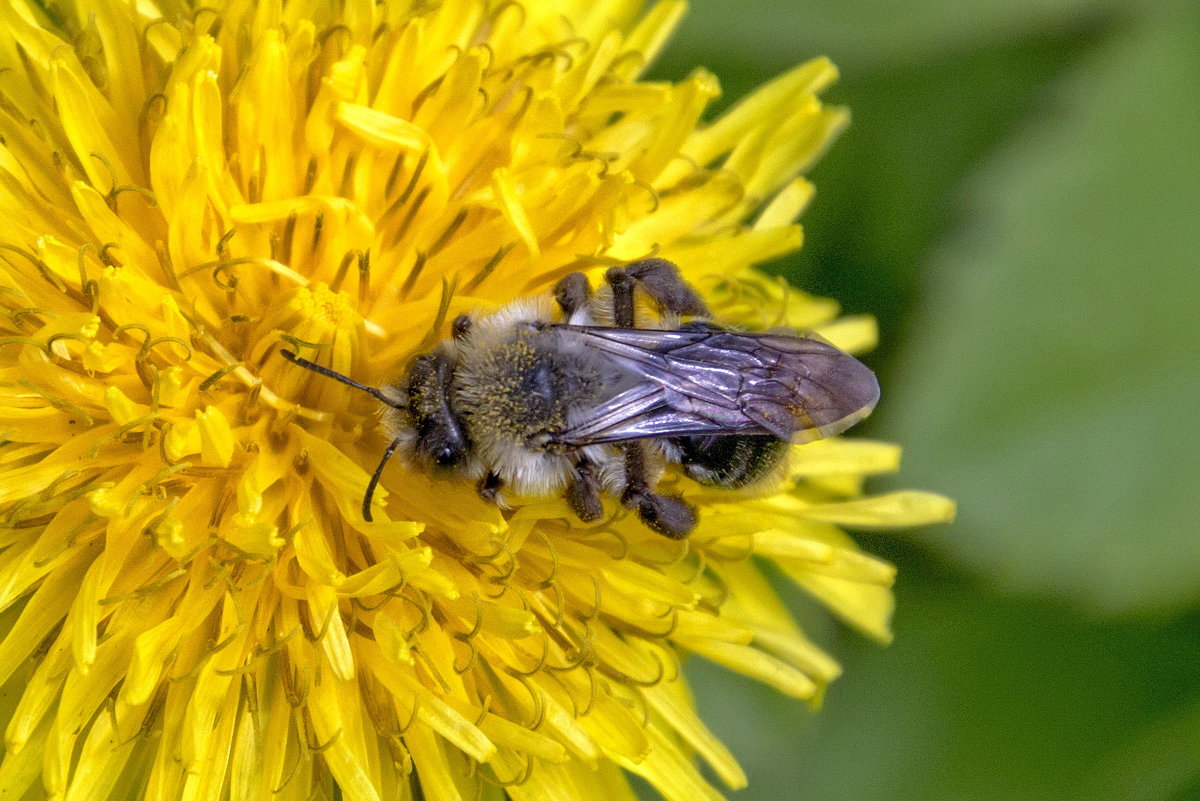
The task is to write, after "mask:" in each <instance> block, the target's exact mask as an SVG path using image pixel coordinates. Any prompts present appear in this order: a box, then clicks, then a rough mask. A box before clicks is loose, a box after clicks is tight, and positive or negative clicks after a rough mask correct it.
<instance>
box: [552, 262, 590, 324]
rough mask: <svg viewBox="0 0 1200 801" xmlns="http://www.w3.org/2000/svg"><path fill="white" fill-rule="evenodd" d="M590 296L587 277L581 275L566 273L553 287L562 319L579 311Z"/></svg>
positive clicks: (585, 304)
mask: <svg viewBox="0 0 1200 801" xmlns="http://www.w3.org/2000/svg"><path fill="white" fill-rule="evenodd" d="M591 296H592V288H591V286H590V285H589V284H588V280H587V276H586V275H584V274H583V273H568V274H567V275H564V276H563V277H562V278H560V279H559V281H558V283H556V284H555V285H554V299H555V300H556V301H557V302H558V307H559V308H560V309H562V312H563V316H564V317H570V316H571V315H572V314H574V313H575V312H576V311H578V310H579V309H582V308H583V307H584V306H587V302H588V298H590V297H591Z"/></svg>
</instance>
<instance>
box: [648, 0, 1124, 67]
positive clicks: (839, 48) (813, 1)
mask: <svg viewBox="0 0 1200 801" xmlns="http://www.w3.org/2000/svg"><path fill="white" fill-rule="evenodd" d="M1131 5H1133V3H1131V2H1128V0H1008V2H1005V3H997V2H994V0H916V2H908V3H904V4H897V3H893V2H888V0H804V2H794V1H793V0H740V2H738V3H736V4H733V3H720V2H703V0H701V2H693V3H692V4H691V7H690V8H689V10H688V16H687V18H686V19H685V21H684V26H683V30H682V32H681V36H682V37H686V38H687V39H689V40H691V41H694V42H697V43H699V45H700V49H701V50H702V52H705V53H710V54H713V55H715V56H716V57H717V58H718V59H719V60H721V61H726V62H727V61H729V60H731V59H741V60H743V61H745V62H746V63H748V64H754V65H756V66H758V67H760V68H761V67H764V66H769V67H772V68H773V71H778V70H780V69H783V68H786V67H788V66H791V65H793V64H795V63H796V62H797V61H798V60H800V59H804V58H810V57H812V56H815V55H826V56H829V57H831V58H833V59H834V60H835V61H836V62H838V63H839V64H841V65H842V66H843V67H844V68H847V69H853V70H865V69H869V68H871V67H877V66H879V65H881V64H887V65H898V64H900V63H903V62H907V61H911V60H914V59H915V60H929V59H930V58H933V59H937V58H939V57H940V56H941V55H944V54H947V53H950V52H955V51H960V50H969V49H974V48H976V47H977V45H978V43H979V42H989V43H992V44H995V45H1000V44H1002V43H1003V42H1005V41H1010V40H1016V39H1021V38H1024V37H1028V36H1029V35H1030V34H1033V33H1039V34H1044V33H1047V32H1050V31H1052V30H1053V29H1055V28H1060V27H1061V28H1070V27H1074V25H1075V24H1076V23H1077V22H1078V20H1079V19H1080V18H1081V17H1084V16H1100V15H1107V14H1110V13H1113V12H1116V11H1119V10H1120V9H1122V8H1125V7H1129V6H1131ZM665 58H666V59H667V61H668V62H671V60H672V59H676V58H678V56H677V55H676V56H673V55H672V54H671V52H670V51H668V52H667V53H666V54H665Z"/></svg>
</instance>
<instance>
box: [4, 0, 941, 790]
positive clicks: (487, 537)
mask: <svg viewBox="0 0 1200 801" xmlns="http://www.w3.org/2000/svg"><path fill="white" fill-rule="evenodd" d="M635 6H636V4H635V3H629V2H615V1H613V0H591V1H590V2H586V3H585V2H573V0H560V2H553V3H519V2H499V3H488V2H477V1H476V0H445V2H442V3H440V4H424V3H403V2H394V3H382V2H376V1H375V0H345V1H344V2H332V0H306V1H305V2H289V3H282V2H279V0H273V1H272V0H265V1H264V2H251V0H228V2H215V3H211V4H207V5H203V6H202V5H198V4H192V3H189V2H180V0H140V1H139V2H137V3H134V2H107V3H98V4H83V3H80V4H78V6H77V7H73V6H72V5H71V4H69V3H63V4H57V3H56V4H38V3H34V2H32V0H12V2H7V3H3V4H0V213H3V216H4V219H5V223H4V226H3V231H2V232H0V306H2V311H3V313H2V314H0V327H2V328H3V331H2V332H0V443H2V445H0V610H3V612H2V623H0V631H2V632H3V634H0V637H2V639H0V683H2V685H0V686H2V687H3V692H2V694H0V699H2V700H0V705H2V706H3V720H4V722H5V724H6V725H5V730H4V758H3V761H2V762H0V797H4V798H19V797H26V798H33V797H53V798H62V799H80V798H87V799H104V798H111V797H120V798H132V797H137V798H146V799H183V798H196V799H203V798H218V797H222V798H234V799H251V798H256V799H257V798H280V799H291V798H294V799H308V798H311V797H313V796H314V794H316V793H321V792H323V793H325V794H326V795H328V796H331V797H338V796H337V795H336V793H340V797H343V798H347V799H354V800H355V801H367V800H368V799H397V798H399V799H404V798H428V799H458V798H478V797H482V798H485V799H498V798H502V797H504V796H505V794H507V797H510V798H512V799H517V800H518V801H520V800H521V799H553V798H571V799H604V801H613V800H614V799H630V798H633V795H632V792H631V790H630V788H629V785H628V783H627V779H626V776H627V773H634V774H639V775H641V776H642V777H644V778H645V779H646V780H647V781H649V782H650V783H651V784H653V785H654V786H655V787H657V788H658V789H659V790H660V791H661V792H662V793H663V795H664V796H666V797H667V798H669V799H679V800H680V801H683V800H684V799H687V800H688V801H691V799H698V798H719V797H720V796H719V793H718V791H717V790H716V789H715V788H714V787H713V786H711V785H710V784H709V783H708V782H707V781H706V780H705V778H703V774H702V772H701V770H700V769H699V768H698V767H697V762H698V760H697V759H696V757H697V756H698V757H699V759H700V760H703V761H704V762H707V763H708V765H709V766H711V769H712V773H713V774H715V776H716V777H718V778H719V779H720V780H721V781H723V782H724V784H726V785H728V786H730V787H738V786H740V785H741V784H743V783H744V777H743V774H742V773H741V771H740V770H739V768H738V766H737V763H736V762H735V761H734V759H733V757H732V756H731V755H730V754H729V753H728V752H727V750H726V749H725V748H724V747H723V746H722V745H721V744H720V742H719V741H718V740H717V739H716V738H715V737H714V735H713V734H712V733H710V731H709V730H708V729H707V728H706V727H705V725H704V724H703V723H702V722H701V721H700V720H699V719H698V718H697V716H696V714H695V713H694V711H693V709H692V706H691V703H690V701H689V697H688V693H687V689H686V685H685V683H684V680H683V679H682V677H681V675H680V669H679V666H680V658H681V657H682V656H684V655H688V654H698V655H700V656H702V657H704V658H707V659H711V660H713V661H715V662H718V663H720V664H722V665H725V666H727V667H729V668H731V669H733V670H736V671H740V672H742V673H745V674H747V675H750V676H752V677H754V678H756V679H759V680H761V681H763V682H766V683H768V684H770V685H772V686H774V687H776V688H778V689H779V690H781V691H782V692H784V693H786V694H788V695H790V696H793V697H796V698H800V699H808V700H816V699H818V698H819V697H820V694H821V691H822V688H823V687H824V686H825V685H826V684H827V683H828V682H829V681H830V680H831V679H833V678H834V677H835V676H836V674H837V672H838V668H837V666H836V664H835V663H834V662H833V661H832V660H831V659H830V658H829V657H828V656H827V655H826V654H825V653H823V652H822V651H821V650H820V648H819V647H818V646H816V645H815V644H813V643H812V642H810V641H809V640H808V639H807V638H806V637H805V635H804V633H803V632H802V631H801V630H800V629H799V628H798V627H797V625H796V624H795V623H794V622H792V620H791V619H790V618H789V616H788V614H787V612H786V611H785V610H784V608H783V607H782V605H781V604H780V602H779V601H778V600H777V599H776V597H775V595H774V594H773V592H772V590H771V588H770V586H769V584H768V583H767V582H766V581H765V580H764V579H763V577H762V575H761V574H760V573H759V571H758V568H757V562H758V561H761V560H769V561H771V562H774V563H775V564H777V565H778V566H779V567H780V568H781V569H782V572H783V573H784V574H786V575H787V576H788V577H790V578H791V579H792V580H794V581H795V582H796V583H797V584H799V585H800V586H801V587H803V588H804V589H805V590H807V591H808V592H809V593H810V594H811V595H812V596H814V597H815V598H817V599H819V601H820V602H822V603H823V604H825V605H827V606H828V608H829V609H831V610H832V611H833V612H834V613H835V614H837V615H838V616H840V617H841V618H843V619H845V620H846V621H847V622H848V623H849V624H851V625H853V626H855V627H857V628H859V629H861V630H863V631H864V632H866V633H867V634H869V635H871V636H874V637H876V638H879V639H887V637H888V618H889V613H890V609H891V595H890V591H889V584H890V582H891V580H892V568H891V567H890V566H888V565H887V564H885V563H882V562H880V561H878V560H876V559H873V558H872V557H870V556H868V555H866V554H864V553H862V552H860V551H859V550H858V549H857V548H856V547H855V546H854V544H853V543H852V542H851V540H850V539H849V538H848V537H847V536H846V535H845V534H844V533H843V532H842V531H841V529H840V528H839V527H840V526H843V525H844V526H852V527H868V526H879V527H890V526H908V525H914V524H919V523H923V522H929V521H933V520H940V519H944V518H946V517H947V516H948V515H949V514H950V505H949V502H947V501H945V500H944V499H941V498H938V497H936V496H930V495H925V494H921V493H915V492H901V493H893V494H888V495H883V496H874V497H872V496H863V495H862V494H861V492H860V490H861V484H862V479H863V477H864V476H866V475H868V474H871V473H877V472H882V471H888V470H892V469H894V468H895V467H896V463H897V459H898V451H897V449H896V448H895V447H893V446H891V445H888V444H883V443H873V442H865V441H851V440H841V439H833V440H829V441H822V442H819V443H816V444H812V445H805V446H802V447H797V448H796V449H795V451H794V453H793V454H792V457H791V460H790V468H789V470H788V473H787V475H786V476H783V477H781V479H780V480H779V481H778V482H775V483H774V484H773V485H772V486H770V487H766V488H759V489H758V490H756V491H754V492H748V491H740V492H725V493H721V492H716V491H711V490H704V489H703V488H699V487H697V486H694V485H692V486H687V485H686V482H684V481H683V480H682V479H679V478H678V477H668V478H667V479H666V481H667V482H668V483H674V484H677V491H682V492H684V493H685V495H686V496H687V497H688V498H689V499H690V500H691V501H692V502H694V503H696V504H698V505H700V506H701V507H703V515H702V519H701V523H700V525H699V526H698V528H697V530H696V531H695V533H694V534H693V535H692V536H691V537H690V539H688V540H686V541H680V542H675V541H670V540H666V539H664V538H662V537H658V536H657V535H654V534H652V533H650V532H648V531H647V530H645V528H644V527H642V526H640V524H638V523H637V521H636V520H635V519H633V518H630V517H628V516H621V515H619V514H618V515H616V516H615V517H613V518H611V519H609V520H606V521H604V522H603V523H600V524H596V525H589V526H585V525H583V524H581V523H579V522H578V521H577V520H575V519H574V518H573V517H572V516H571V515H570V513H569V510H568V508H567V507H566V505H565V503H564V502H563V501H562V500H560V499H541V500H535V501H531V502H529V503H527V504H518V505H516V506H515V507H514V508H513V509H511V510H501V509H499V508H497V507H496V506H494V505H490V504H488V503H486V502H484V501H483V500H482V499H480V498H479V497H478V496H477V495H476V493H475V490H474V487H472V486H467V485H465V482H457V483H456V482H453V481H445V480H438V479H435V478H433V477H430V476H428V475H425V474H423V473H421V472H419V471H415V470H412V469H407V468H405V467H404V466H403V465H401V464H392V465H390V466H389V467H388V469H387V471H386V472H385V474H384V478H383V482H382V485H381V487H380V491H379V498H378V499H377V501H378V502H377V504H376V508H377V510H378V511H377V512H376V514H375V516H374V518H375V519H374V521H373V522H367V521H365V520H364V519H363V516H362V514H361V512H360V508H359V504H360V500H361V497H362V494H363V490H364V487H365V484H366V482H367V478H368V475H369V473H370V471H371V469H372V467H373V465H374V464H375V462H376V461H377V460H378V457H379V455H380V452H381V450H382V448H383V446H384V444H385V443H384V441H383V439H384V437H383V434H382V433H381V432H380V431H379V429H378V426H377V418H376V416H375V409H374V408H373V406H372V403H373V401H371V399H370V398H369V397H366V396H365V395H364V396H360V395H359V394H357V393H354V392H353V391H352V390H351V389H349V388H348V387H345V386H342V385H340V384H336V383H334V382H330V381H327V380H324V379H322V378H320V377H318V376H313V375H312V374H310V373H307V372H305V371H303V370H300V369H297V368H296V367H295V365H292V364H290V363H288V362H286V361H285V360H284V359H282V358H280V357H279V355H278V351H279V350H280V349H281V348H284V347H289V346H290V347H311V348H313V351H312V352H313V353H316V354H318V355H317V356H316V357H314V358H319V359H320V360H321V361H322V363H324V364H328V365H329V366H330V367H332V368H333V369H336V370H338V371H340V372H343V373H346V374H348V375H351V376H354V377H355V378H356V379H358V380H360V381H363V382H364V383H369V384H379V383H384V382H386V381H388V380H389V379H394V378H395V377H396V374H397V373H398V372H399V371H400V370H401V369H402V368H403V365H404V364H405V363H406V361H407V360H408V359H409V358H410V357H411V356H412V355H413V354H414V353H417V352H420V351H421V350H422V349H427V348H428V347H429V346H430V345H431V343H433V342H434V341H436V340H438V339H440V338H441V337H443V336H445V333H446V328H447V324H446V321H447V320H448V319H451V318H452V317H453V316H454V315H456V314H458V313H461V312H464V311H470V310H473V309H480V308H489V307H494V306H495V305H497V304H501V303H504V302H506V301H509V300H511V299H513V298H516V297H520V296H524V295H529V294H532V293H538V292H542V291H545V290H546V289H547V288H548V287H549V286H551V285H552V284H553V282H554V281H556V280H557V279H558V278H560V277H561V276H562V275H564V274H565V273H567V272H570V271H574V270H582V271H585V272H588V273H589V274H591V275H592V276H593V277H598V276H599V275H601V274H602V272H603V270H604V269H605V267H606V266H608V265H611V264H616V263H623V262H626V261H629V260H632V259H635V258H638V257H641V256H645V255H649V254H652V253H655V254H658V255H661V256H663V257H666V258H669V259H671V260H672V261H675V262H677V263H678V264H680V265H681V266H682V268H683V270H684V273H685V276H686V277H687V279H688V280H689V281H690V282H691V283H693V284H694V285H695V286H697V287H698V288H699V290H700V291H701V292H702V293H703V294H704V295H705V297H706V298H708V299H709V300H710V301H711V303H712V305H713V307H714V308H715V309H716V311H717V312H718V314H719V316H720V317H722V318H723V319H726V320H730V321H733V322H735V323H741V324H746V325H750V326H769V325H772V324H786V325H791V326H794V327H796V328H799V329H808V328H816V329H817V330H819V331H821V332H822V333H823V334H824V335H825V336H826V337H828V338H829V339H831V340H833V341H834V342H836V343H838V344H840V345H842V346H843V347H846V348H851V349H861V348H865V347H869V346H870V345H871V342H872V340H873V337H874V330H873V328H872V326H871V323H870V321H868V320H864V319H841V320H839V319H837V309H836V307H835V306H834V305H833V304H832V303H830V302H827V301H822V300H818V299H815V298H810V297H807V296H805V295H803V294H802V293H800V292H797V291H787V290H786V289H785V288H784V287H782V286H780V285H778V284H776V283H774V282H772V281H770V280H768V279H767V278H765V277H764V276H763V275H761V274H759V273H757V272H755V271H754V270H753V269H752V266H751V265H753V264H754V263H756V262H760V261H762V260H764V259H769V258H771V257H774V256H777V255H779V254H782V253H785V252H787V251H790V250H793V249H795V248H796V247H798V245H799V242H800V232H799V228H798V227H797V226H796V224H795V223H794V219H795V218H796V216H797V215H798V213H799V212H800V211H801V209H802V208H803V206H804V204H805V202H806V201H807V199H808V197H809V194H810V187H809V184H808V183H807V182H806V181H805V179H804V178H802V177H800V176H801V174H802V172H803V171H804V169H805V168H806V166H807V165H808V164H809V163H810V162H811V161H812V160H813V159H814V158H815V157H817V156H818V155H819V153H820V152H821V151H822V150H823V149H824V147H825V146H826V145H827V143H828V142H829V141H830V139H831V138H832V137H833V136H834V134H835V133H836V132H837V131H838V129H839V128H841V126H842V124H843V122H844V119H845V117H844V114H843V112H842V111H840V110H838V109H831V108H827V107H825V106H823V105H822V104H821V102H820V100H819V99H818V93H819V91H820V90H821V89H822V88H823V87H824V86H825V85H826V84H828V83H829V82H830V81H831V80H832V79H833V77H834V70H833V68H832V67H831V66H830V65H829V64H828V63H827V62H825V61H814V62H811V63H808V64H805V65H803V66H801V67H799V68H797V69H795V70H794V71H792V72H789V73H787V74H785V75H783V76H782V77H780V78H779V79H778V80H776V81H774V82H773V83H771V84H769V85H767V86H765V87H763V88H762V89H761V90H759V91H758V92H756V93H755V94H753V95H752V96H751V97H749V98H748V99H746V100H744V101H743V102H742V103H741V104H740V105H738V106H736V107H735V108H734V109H733V110H731V111H729V112H728V113H726V114H725V115H723V116H721V117H720V118H719V119H717V120H715V121H713V122H711V123H709V124H705V123H702V122H701V119H702V115H703V112H704V109H705V107H706V104H708V103H709V101H710V100H712V99H713V98H714V97H715V96H716V94H717V84H716V81H715V79H714V78H713V77H712V76H711V75H709V74H708V73H705V72H703V71H697V72H696V73H694V74H693V75H692V76H691V77H690V78H688V79H687V80H685V81H683V82H681V83H678V84H669V83H654V82H645V81H639V80H638V75H639V73H640V72H641V71H642V70H643V69H644V68H645V67H646V64H647V63H648V62H649V60H650V59H651V58H653V56H654V54H655V53H656V51H657V50H658V49H659V48H660V46H661V45H662V43H663V42H664V40H665V39H666V37H667V35H668V33H669V32H670V30H671V28H672V26H673V25H674V24H675V22H676V20H677V19H678V17H679V15H680V14H681V12H682V7H681V5H680V4H679V3H677V2H669V1H668V2H663V3H660V4H658V5H655V6H654V7H653V8H651V9H649V10H647V11H642V10H640V9H638V8H636V7H635ZM460 484H462V485H460ZM335 788H336V789H335Z"/></svg>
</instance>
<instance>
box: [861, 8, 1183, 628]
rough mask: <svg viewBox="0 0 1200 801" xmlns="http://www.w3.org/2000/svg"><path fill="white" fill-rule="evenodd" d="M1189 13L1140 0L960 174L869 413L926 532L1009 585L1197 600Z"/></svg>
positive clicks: (1133, 602)
mask: <svg viewBox="0 0 1200 801" xmlns="http://www.w3.org/2000/svg"><path fill="white" fill-rule="evenodd" d="M1197 85H1200V21H1198V20H1197V18H1196V15H1195V12H1194V10H1193V7H1191V6H1187V7H1184V6H1182V5H1181V6H1180V7H1179V9H1178V10H1177V11H1175V12H1174V13H1162V12H1158V13H1150V14H1147V15H1146V17H1145V18H1144V19H1143V20H1142V21H1141V23H1140V24H1138V25H1136V26H1131V27H1130V28H1128V29H1127V30H1125V31H1124V32H1123V35H1121V36H1119V37H1115V38H1114V39H1113V41H1112V42H1111V44H1110V45H1109V46H1107V47H1105V48H1103V49H1101V50H1099V51H1098V52H1096V53H1095V54H1094V55H1093V56H1092V57H1091V58H1089V59H1087V61H1086V63H1085V64H1083V65H1082V66H1081V68H1080V69H1078V70H1076V71H1075V72H1074V74H1072V75H1071V76H1069V78H1068V79H1067V80H1064V81H1062V82H1061V84H1060V85H1059V86H1058V87H1057V90H1056V91H1055V92H1054V93H1053V95H1052V97H1053V100H1054V106H1053V108H1052V109H1050V110H1049V113H1048V114H1046V115H1045V116H1044V117H1043V118H1042V119H1040V120H1039V122H1038V124H1036V125H1031V126H1030V127H1029V128H1028V129H1027V130H1026V131H1025V133H1024V134H1023V135H1022V136H1021V137H1019V138H1018V139H1017V140H1016V141H1014V142H1013V143H1012V144H1011V146H1010V147H1008V148H1007V149H1006V150H1005V151H1004V152H1003V153H1002V154H1000V155H999V156H998V157H996V158H994V159H992V160H991V162H990V164H988V166H987V167H986V168H985V169H984V170H983V171H982V172H980V174H979V175H978V176H976V179H975V181H974V182H973V191H972V193H971V198H972V201H973V203H974V205H975V206H976V207H977V212H976V213H975V214H974V224H973V225H972V226H970V228H969V229H968V230H966V231H964V232H962V233H961V234H960V235H958V236H956V237H955V239H954V240H953V241H952V242H951V243H949V244H948V245H947V246H946V247H945V248H944V249H943V251H942V252H941V253H940V255H939V256H938V258H937V259H936V260H935V262H934V264H933V267H932V270H931V272H930V273H929V276H928V286H929V288H928V291H927V292H926V293H925V295H924V297H923V310H922V313H921V314H920V315H919V316H918V318H917V320H916V321H915V323H914V324H913V327H912V331H911V335H910V336H911V339H910V341H909V343H908V351H907V359H906V362H905V363H906V365H907V366H906V368H905V370H904V372H903V373H902V374H901V375H899V376H898V377H897V380H896V381H895V382H893V386H891V387H889V388H888V389H889V390H890V391H888V392H887V395H886V400H885V402H884V404H883V405H882V406H881V410H882V414H883V415H884V421H883V422H884V424H885V428H886V429H887V431H888V433H890V434H891V435H892V436H893V437H894V438H895V439H898V440H899V441H901V442H903V443H904V444H905V447H906V457H907V461H906V465H905V471H904V474H905V483H907V484H913V485H917V486H923V487H928V488H935V489H938V490H940V491H943V492H946V493H948V494H950V495H952V496H954V497H955V498H957V500H958V501H959V504H960V517H959V520H960V524H959V525H957V526H955V527H953V528H952V529H949V530H943V531H939V532H935V533H933V534H931V535H930V536H931V537H933V538H935V539H936V540H937V541H938V542H939V543H940V544H941V545H943V546H944V547H945V548H946V549H948V550H949V551H950V552H951V553H953V554H955V555H956V556H958V557H960V558H962V559H963V560H965V561H966V562H968V563H970V564H971V565H973V566H975V567H976V568H978V569H980V570H982V571H983V572H984V573H985V574H987V575H989V576H992V577H995V578H996V579H997V580H999V581H1001V582H1003V583H1006V584H1008V585H1010V586H1014V587H1019V588H1022V589H1026V590H1037V591H1048V592H1053V593H1056V594H1059V595H1064V596H1069V597H1074V598H1078V599H1083V600H1086V601H1089V602H1091V603H1093V604H1095V605H1097V606H1099V607H1101V608H1104V609H1107V610H1112V611H1128V610H1137V609H1148V608H1170V607H1173V606H1178V605H1180V604H1183V603H1189V602H1194V601H1196V600H1197V599H1198V598H1200V537H1198V536H1197V521H1198V520H1200V492H1198V491H1197V489H1196V487H1195V482H1196V478H1197V476H1200V426H1197V425H1196V419H1195V416H1196V412H1197V410H1198V409H1200V360H1198V359H1197V352H1196V345H1197V344H1200V337H1197V334H1196V331H1197V326H1196V322H1195V314H1196V304H1197V300H1200V190H1198V187H1200V158H1198V157H1197V152H1196V151H1197V143H1200V105H1198V104H1197V103H1196V94H1195V91H1196V89H1195V87H1196V86H1197Z"/></svg>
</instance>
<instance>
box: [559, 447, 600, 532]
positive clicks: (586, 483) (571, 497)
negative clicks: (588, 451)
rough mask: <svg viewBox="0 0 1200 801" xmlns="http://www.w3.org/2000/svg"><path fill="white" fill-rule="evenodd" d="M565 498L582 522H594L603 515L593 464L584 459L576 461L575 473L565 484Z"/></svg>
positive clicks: (598, 482)
mask: <svg viewBox="0 0 1200 801" xmlns="http://www.w3.org/2000/svg"><path fill="white" fill-rule="evenodd" d="M566 498H567V503H569V504H570V505H571V509H572V510H573V511H574V512H575V516H576V517H578V518H579V519H580V520H582V521H583V522H584V523H594V522H596V521H597V520H599V519H600V518H601V517H603V516H604V504H603V503H602V502H601V498H600V481H599V480H598V479H597V478H596V471H595V465H593V464H592V463H591V462H589V461H587V460H586V459H580V460H579V462H578V463H576V465H575V475H574V477H573V478H572V479H571V483H570V484H568V485H567V492H566Z"/></svg>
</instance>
